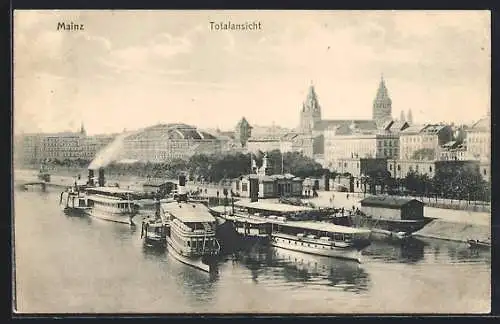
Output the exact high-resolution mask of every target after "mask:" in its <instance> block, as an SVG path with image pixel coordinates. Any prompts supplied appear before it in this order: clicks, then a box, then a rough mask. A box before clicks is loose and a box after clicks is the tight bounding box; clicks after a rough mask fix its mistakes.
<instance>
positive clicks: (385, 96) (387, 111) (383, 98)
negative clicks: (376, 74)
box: [372, 74, 392, 125]
mask: <svg viewBox="0 0 500 324" xmlns="http://www.w3.org/2000/svg"><path fill="white" fill-rule="evenodd" d="M372 117H373V120H375V122H376V123H377V125H383V124H384V123H385V122H386V121H388V120H392V100H391V98H390V97H389V92H388V91H387V87H386V85H385V80H384V75H383V74H382V75H381V76H380V83H379V86H378V89H377V94H376V96H375V99H374V100H373V115H372Z"/></svg>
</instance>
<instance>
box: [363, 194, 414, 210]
mask: <svg viewBox="0 0 500 324" xmlns="http://www.w3.org/2000/svg"><path fill="white" fill-rule="evenodd" d="M412 201H417V202H419V203H421V204H423V203H422V202H421V201H420V200H417V199H411V198H397V197H390V196H371V197H367V198H365V199H363V200H361V201H360V203H361V206H374V207H389V208H390V207H392V208H394V207H397V208H401V207H403V206H404V205H406V204H408V203H410V202H412Z"/></svg>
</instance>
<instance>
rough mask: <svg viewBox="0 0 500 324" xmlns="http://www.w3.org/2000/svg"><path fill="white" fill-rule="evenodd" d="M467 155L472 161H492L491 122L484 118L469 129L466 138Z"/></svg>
mask: <svg viewBox="0 0 500 324" xmlns="http://www.w3.org/2000/svg"><path fill="white" fill-rule="evenodd" d="M465 144H466V147H467V155H468V158H470V159H475V160H481V161H489V160H491V121H490V119H489V118H483V119H480V120H479V121H477V122H476V123H475V124H473V125H472V127H470V128H469V129H467V135H466V138H465Z"/></svg>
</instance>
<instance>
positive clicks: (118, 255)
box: [14, 192, 491, 313]
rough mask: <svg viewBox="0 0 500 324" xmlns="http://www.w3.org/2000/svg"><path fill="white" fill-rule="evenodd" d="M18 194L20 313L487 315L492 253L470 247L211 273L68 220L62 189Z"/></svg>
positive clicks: (118, 233) (425, 247) (418, 248)
mask: <svg viewBox="0 0 500 324" xmlns="http://www.w3.org/2000/svg"><path fill="white" fill-rule="evenodd" d="M14 198H15V202H14V208H15V213H16V214H15V238H16V241H15V255H16V278H17V279H16V289H17V294H18V296H17V297H18V298H17V300H18V308H19V309H20V310H21V311H28V312H67V311H70V312H93V311H94V312H96V311H97V312H121V311H123V312H134V313H140V312H160V313H164V312H165V313H171V312H188V313H193V312H245V311H253V312H259V311H260V312H333V313H349V312H367V311H371V312H376V311H385V312H391V311H392V312H398V311H406V312H417V313H418V312H422V311H426V312H429V311H432V310H434V311H437V312H464V311H465V312H466V311H467V310H470V311H474V312H478V311H482V310H483V311H484V310H486V311H488V310H489V299H490V297H489V296H490V282H489V281H490V272H491V271H490V267H491V256H490V252H489V251H482V250H479V251H473V250H470V249H468V248H467V246H466V245H465V244H456V243H451V242H442V241H432V240H413V241H411V242H410V243H409V244H403V245H402V244H392V243H388V242H374V243H373V244H372V245H371V246H369V247H368V248H367V249H366V250H365V251H364V253H363V263H362V264H357V263H354V262H346V261H343V260H337V259H332V258H324V257H316V256H311V255H307V254H302V253H299V252H293V251H286V250H281V249H277V248H269V249H262V250H261V251H251V252H242V253H241V254H240V255H238V259H237V260H235V261H234V262H233V261H232V260H227V261H222V262H221V264H220V267H219V275H218V276H215V277H214V276H210V275H209V274H206V273H204V272H201V271H198V270H196V269H194V268H191V267H189V266H186V265H184V264H182V263H180V262H178V261H177V260H175V259H174V258H172V257H171V255H169V253H168V249H166V250H152V249H146V248H144V246H143V245H142V242H141V240H140V228H139V231H137V228H131V227H130V226H127V225H123V224H116V223H110V222H104V221H100V220H96V219H91V218H86V217H81V218H79V217H67V216H65V215H64V214H63V213H62V212H61V211H60V210H59V209H58V206H57V204H58V193H57V192H55V193H50V192H49V193H44V194H41V193H37V192H21V193H16V194H15V197H14ZM422 296H426V298H422Z"/></svg>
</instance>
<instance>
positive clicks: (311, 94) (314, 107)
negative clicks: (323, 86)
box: [304, 80, 321, 111]
mask: <svg viewBox="0 0 500 324" xmlns="http://www.w3.org/2000/svg"><path fill="white" fill-rule="evenodd" d="M304 106H305V110H306V111H320V109H321V107H320V105H319V100H318V95H317V94H316V90H315V89H314V84H313V82H312V80H311V84H310V85H309V91H308V92H307V98H306V101H305V102H304Z"/></svg>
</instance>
